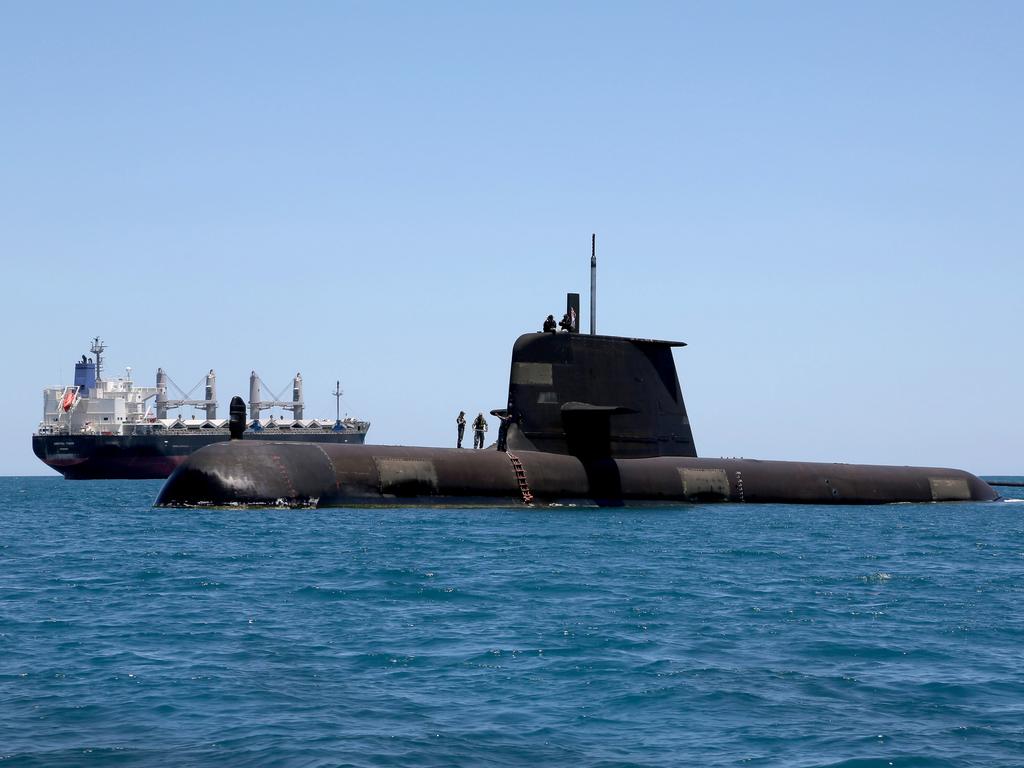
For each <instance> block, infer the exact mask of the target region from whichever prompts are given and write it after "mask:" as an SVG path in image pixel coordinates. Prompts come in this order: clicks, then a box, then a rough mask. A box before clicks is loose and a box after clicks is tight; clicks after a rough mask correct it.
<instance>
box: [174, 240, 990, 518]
mask: <svg viewBox="0 0 1024 768" xmlns="http://www.w3.org/2000/svg"><path fill="white" fill-rule="evenodd" d="M592 242H593V241H592ZM595 270H596V260H595V256H594V255H593V251H592V255H591V316H590V320H591V327H590V333H589V334H582V333H580V332H579V329H578V318H579V295H578V294H569V295H568V298H567V311H566V315H565V318H564V319H563V323H562V324H561V325H562V327H563V330H562V331H558V332H556V331H553V330H551V329H550V328H549V329H548V330H546V331H541V332H537V333H527V334H524V335H522V336H520V337H519V338H518V339H517V340H516V342H515V344H514V345H513V347H512V355H511V365H510V370H509V384H508V399H507V403H506V406H505V407H504V408H502V409H501V410H496V411H492V413H494V414H496V415H499V416H500V417H501V418H502V422H503V425H502V431H503V433H504V434H501V435H500V437H499V444H498V445H499V448H503V449H504V450H494V449H490V450H466V449H459V448H421V447H404V446H376V445H343V444H330V443H302V442H295V441H293V442H287V443H285V442H273V441H255V440H243V439H232V440H230V441H228V442H221V443H217V444H213V445H209V446H207V447H204V448H202V449H200V450H198V451H196V452H195V453H193V454H192V455H191V456H189V458H188V459H187V460H186V461H185V462H184V463H183V464H182V465H181V466H179V467H178V468H177V469H176V470H175V471H174V473H173V474H172V475H171V476H170V477H169V478H168V479H167V481H166V483H165V485H164V487H163V488H162V490H161V491H160V494H159V496H158V498H157V500H156V505H157V506H159V507H190V506H205V505H209V506H236V505H238V506H286V507H345V506H358V507H365V506H374V505H383V506H407V505H411V504H426V505H437V506H442V505H457V506H508V505H510V504H526V505H545V504H546V505H554V504H561V505H573V504H575V505H597V506H622V505H639V504H673V503H704V502H733V503H747V504H758V503H774V504H891V503H899V502H957V501H994V500H996V499H998V498H999V496H998V494H997V493H996V492H995V490H994V489H993V488H992V486H990V485H989V484H988V483H986V482H985V481H983V480H981V479H980V478H978V477H976V476H975V475H972V474H970V473H969V472H965V471H962V470H957V469H946V468H937V467H900V466H874V465H862V464H840V463H815V462H792V461H763V460H757V459H726V458H701V457H698V456H697V450H696V447H695V445H694V440H693V433H692V431H691V429H690V422H689V418H688V417H687V412H686V405H685V403H684V401H683V395H682V389H681V387H680V383H679V377H678V374H677V371H676V366H675V360H674V358H673V349H674V348H679V347H684V346H686V345H685V344H684V343H683V342H678V341H661V340H656V339H642V338H629V337H621V336H606V335H598V334H597V333H596V329H595V313H594V307H595V295H596V289H595ZM546 325H547V324H546ZM230 413H231V420H230V425H229V426H230V428H231V429H232V433H233V436H235V437H237V438H241V436H242V433H243V428H244V424H245V403H244V401H242V399H241V398H235V399H233V400H232V402H231V408H230Z"/></svg>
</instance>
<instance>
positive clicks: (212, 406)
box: [32, 337, 370, 480]
mask: <svg viewBox="0 0 1024 768" xmlns="http://www.w3.org/2000/svg"><path fill="white" fill-rule="evenodd" d="M89 351H90V353H91V354H92V357H88V356H86V355H82V359H81V360H80V361H79V362H76V363H75V379H74V384H73V385H71V386H57V387H47V388H45V389H44V390H43V420H42V421H41V422H40V423H39V427H38V428H37V429H36V432H35V433H34V434H33V435H32V450H33V452H34V453H35V455H36V456H38V457H39V459H40V460H41V461H42V462H43V463H44V464H46V465H47V466H48V467H52V468H53V469H55V470H57V471H58V472H60V473H61V474H62V475H64V477H65V478H67V479H69V480H109V479H133V480H142V479H161V478H165V477H167V476H168V475H170V474H171V472H173V471H174V469H175V468H176V467H177V466H178V465H179V464H181V463H182V462H183V461H185V459H186V458H187V457H188V456H189V454H191V453H192V452H193V451H195V450H198V449H199V448H202V447H203V446H205V445H210V444H211V443H217V442H220V441H223V440H227V439H229V437H230V433H229V431H228V420H227V419H218V418H217V379H216V375H215V374H214V372H213V371H212V370H211V371H210V372H209V373H208V374H206V377H205V391H204V394H203V398H202V399H191V393H186V392H183V391H181V390H180V389H179V388H178V387H177V385H175V384H174V382H173V381H172V380H171V379H170V377H169V376H168V375H167V374H166V372H165V371H164V370H163V369H162V368H161V369H158V370H157V372H156V386H155V387H139V386H136V385H135V382H134V381H133V380H132V377H131V369H130V368H126V369H125V375H124V376H123V377H119V378H115V379H107V378H104V377H103V353H104V352H105V351H106V346H105V345H104V344H103V342H102V341H101V340H100V339H99V337H97V338H95V339H93V342H92V346H91V347H90V349H89ZM262 385H263V382H262V381H261V379H260V377H259V376H257V375H256V372H255V371H253V372H252V374H251V375H250V377H249V403H248V411H249V419H248V421H247V422H246V429H245V438H246V439H247V440H277V441H301V442H304V443H310V442H312V443H362V442H363V441H364V440H365V439H366V433H367V431H368V430H369V428H370V424H369V422H366V421H361V420H359V419H354V418H349V417H348V416H346V417H344V418H342V416H341V395H342V391H341V384H340V382H338V383H337V384H336V386H335V389H334V392H333V394H334V397H335V410H336V412H335V418H333V419H305V418H303V395H302V376H301V375H300V374H296V375H295V378H294V379H293V381H292V399H291V400H281V399H280V396H275V397H274V399H267V400H265V399H263V398H262V397H261V392H262V388H263V386H262ZM169 386H174V388H175V390H176V391H177V394H178V395H179V397H177V398H171V397H169V395H168V389H169ZM198 386H199V384H197V385H196V387H194V388H193V391H194V390H195V389H196V388H198ZM282 394H283V393H282ZM180 408H192V409H193V411H199V412H201V413H202V414H203V417H202V418H195V417H193V418H184V417H182V416H180V415H179V416H171V415H170V413H171V411H176V410H177V409H180ZM272 409H280V410H281V411H286V412H290V414H289V417H288V418H286V417H284V416H278V415H274V414H273V413H271V415H270V416H269V418H267V419H265V420H264V419H263V418H261V417H262V416H263V415H264V414H265V412H268V411H272Z"/></svg>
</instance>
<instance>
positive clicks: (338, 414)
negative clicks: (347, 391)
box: [331, 381, 342, 424]
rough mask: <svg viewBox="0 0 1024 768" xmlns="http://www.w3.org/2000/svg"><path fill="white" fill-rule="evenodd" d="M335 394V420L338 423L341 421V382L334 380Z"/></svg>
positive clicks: (333, 393)
mask: <svg viewBox="0 0 1024 768" xmlns="http://www.w3.org/2000/svg"><path fill="white" fill-rule="evenodd" d="M331 394H332V395H334V421H335V423H337V424H340V423H341V395H342V391H341V382H340V381H336V382H334V391H333V392H331Z"/></svg>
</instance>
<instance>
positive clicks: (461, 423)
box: [455, 411, 466, 448]
mask: <svg viewBox="0 0 1024 768" xmlns="http://www.w3.org/2000/svg"><path fill="white" fill-rule="evenodd" d="M455 424H456V426H458V428H459V441H458V442H457V443H456V444H455V447H456V448H461V447H462V436H463V435H464V434H466V412H465V411H459V415H458V418H456V419H455Z"/></svg>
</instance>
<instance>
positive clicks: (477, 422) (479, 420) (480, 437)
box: [473, 413, 487, 448]
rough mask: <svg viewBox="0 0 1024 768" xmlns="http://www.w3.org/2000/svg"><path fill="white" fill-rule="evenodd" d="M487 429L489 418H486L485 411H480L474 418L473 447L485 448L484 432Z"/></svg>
mask: <svg viewBox="0 0 1024 768" xmlns="http://www.w3.org/2000/svg"><path fill="white" fill-rule="evenodd" d="M486 431H487V419H485V418H484V415H483V413H478V414H477V415H476V418H475V419H473V447H474V448H483V447H484V432H486Z"/></svg>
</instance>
